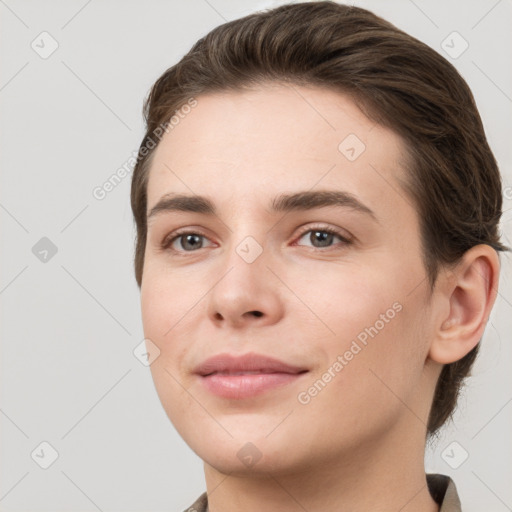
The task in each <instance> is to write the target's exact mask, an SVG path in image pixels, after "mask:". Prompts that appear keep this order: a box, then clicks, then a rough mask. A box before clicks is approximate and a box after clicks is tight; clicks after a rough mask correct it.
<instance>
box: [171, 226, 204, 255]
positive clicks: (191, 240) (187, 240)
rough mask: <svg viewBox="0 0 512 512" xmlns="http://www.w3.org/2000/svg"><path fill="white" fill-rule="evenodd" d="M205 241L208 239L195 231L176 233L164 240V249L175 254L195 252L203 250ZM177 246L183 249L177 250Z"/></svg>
mask: <svg viewBox="0 0 512 512" xmlns="http://www.w3.org/2000/svg"><path fill="white" fill-rule="evenodd" d="M203 239H206V237H205V236H204V235H202V234H201V233H197V232H195V231H181V232H175V233H171V234H170V235H169V236H167V237H165V238H164V240H163V242H162V249H167V250H172V251H174V252H194V251H195V250H197V249H202V248H203V242H202V240H203ZM175 242H177V244H175ZM176 245H179V246H181V248H178V249H176ZM189 249H190V250H189Z"/></svg>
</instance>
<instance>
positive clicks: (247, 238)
mask: <svg viewBox="0 0 512 512" xmlns="http://www.w3.org/2000/svg"><path fill="white" fill-rule="evenodd" d="M246 219H247V217H246ZM251 226H255V224H254V223H249V222H246V220H240V219H239V221H238V222H235V223H233V225H232V226H231V227H230V229H231V233H230V240H229V242H228V243H227V246H228V249H227V251H226V252H225V253H224V255H223V256H222V257H221V259H220V260H219V265H220V267H219V269H218V270H219V277H218V279H217V283H216V285H214V287H213V289H212V292H211V296H210V303H209V310H210V311H209V312H210V317H211V318H212V319H213V320H214V321H215V322H219V321H221V322H222V321H224V322H226V323H229V324H232V325H241V324H244V323H245V322H248V321H259V322H265V323H267V322H269V321H272V319H274V320H275V319H276V315H277V316H279V315H280V314H281V309H282V304H280V301H279V290H278V286H277V285H278V283H277V282H274V281H275V277H274V276H273V275H272V272H270V271H269V270H268V268H267V265H268V266H272V264H271V262H270V261H269V254H267V251H266V250H265V248H264V244H265V240H264V239H263V237H264V236H265V229H264V226H262V227H261V228H259V229H257V230H255V229H251ZM260 317H264V318H262V319H260V320H258V319H259V318H260Z"/></svg>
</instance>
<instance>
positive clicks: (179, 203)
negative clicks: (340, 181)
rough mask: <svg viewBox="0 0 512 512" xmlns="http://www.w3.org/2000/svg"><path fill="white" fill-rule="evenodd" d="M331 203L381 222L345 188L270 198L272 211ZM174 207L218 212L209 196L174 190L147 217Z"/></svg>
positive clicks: (301, 208)
mask: <svg viewBox="0 0 512 512" xmlns="http://www.w3.org/2000/svg"><path fill="white" fill-rule="evenodd" d="M328 206H336V207H342V208H350V209H353V210H356V211H358V212H361V213H364V214H367V215H369V216H370V217H372V219H373V220H375V221H377V222H378V220H377V217H376V215H375V213H374V212H373V211H372V210H371V209H370V208H368V206H366V205H365V204H363V203H362V202H361V201H359V199H357V198H356V197H355V196H354V195H352V194H350V193H349V192H344V191H338V190H318V191H304V192H295V193H291V194H281V195H279V196H277V197H275V198H273V199H272V201H271V202H270V210H271V212H272V213H279V212H291V211H307V210H313V209H315V208H325V207H328ZM172 211H180V212H192V213H201V214H204V215H212V216H213V215H217V209H216V208H215V205H214V203H213V202H212V201H211V200H210V199H209V198H207V197H205V196H198V195H183V194H173V193H170V194H165V195H164V196H162V197H161V198H160V200H159V201H158V202H157V203H156V204H155V206H153V208H151V210H150V212H149V213H148V216H147V218H148V219H150V218H152V217H155V216H156V215H158V214H161V213H164V212H172Z"/></svg>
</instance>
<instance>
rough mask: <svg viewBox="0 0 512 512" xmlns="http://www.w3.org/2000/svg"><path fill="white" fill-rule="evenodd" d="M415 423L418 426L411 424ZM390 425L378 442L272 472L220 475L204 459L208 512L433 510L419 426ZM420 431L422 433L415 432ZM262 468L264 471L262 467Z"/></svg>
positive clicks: (434, 508) (436, 509)
mask: <svg viewBox="0 0 512 512" xmlns="http://www.w3.org/2000/svg"><path fill="white" fill-rule="evenodd" d="M416 427H418V426H416ZM407 429H408V430H406V431H407V432H408V434H409V435H408V436H403V435H402V434H403V430H402V429H393V430H394V433H393V432H391V433H388V434H387V435H386V438H385V439H383V438H382V437H380V438H379V439H378V442H371V441H370V442H365V443H364V447H361V448H360V449H359V450H351V453H350V454H347V453H337V454H335V456H333V457H332V458H331V459H330V460H325V458H324V459H323V460H322V461H319V462H318V463H316V462H314V461H312V459H308V460H307V461H305V463H304V464H303V465H302V467H299V468H295V469H288V470H286V471H279V472H276V471H274V470H272V469H270V468H265V467H260V469H259V470H258V471H255V470H256V469H257V465H256V466H254V468H253V470H252V471H248V472H247V473H245V474H239V473H237V474H236V475H235V474H234V473H229V474H224V473H222V472H220V471H217V470H216V469H215V468H214V467H212V466H210V465H209V464H207V463H205V466H204V468H205V480H206V488H207V492H208V505H209V511H210V512H234V511H235V510H236V511H237V512H239V511H243V512H257V511H258V512H259V511H261V510H265V509H267V510H279V511H281V512H299V511H300V512H304V511H305V510H307V511H308V512H320V511H325V510H337V511H340V512H344V511H349V510H350V511H351V512H363V511H365V512H366V511H368V510H372V511H375V512H379V511H389V510H400V512H413V511H414V512H438V511H439V506H438V505H437V503H436V502H435V501H434V500H433V499H432V497H431V495H430V493H429V491H428V487H427V481H426V475H425V469H424V431H423V429H421V428H416V432H414V433H413V431H412V430H411V425H408V426H407ZM421 436H423V437H421ZM266 469H268V470H266Z"/></svg>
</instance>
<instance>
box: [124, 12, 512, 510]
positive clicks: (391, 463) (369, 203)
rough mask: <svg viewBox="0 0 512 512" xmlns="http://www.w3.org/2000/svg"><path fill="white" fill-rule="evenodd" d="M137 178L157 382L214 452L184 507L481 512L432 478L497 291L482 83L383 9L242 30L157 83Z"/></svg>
mask: <svg viewBox="0 0 512 512" xmlns="http://www.w3.org/2000/svg"><path fill="white" fill-rule="evenodd" d="M145 115H146V120H147V133H146V135H145V137H144V139H143V141H142V143H141V146H140V149H139V157H138V161H137V165H136V167H135V170H134V174H133V180H132V194H131V201H132V210H133V214H134V218H135V221H136V225H137V240H136V253H135V274H136V279H137V283H138V285H139V286H140V290H141V306H142V319H143V325H144V334H145V337H146V343H147V348H148V352H151V351H153V350H158V351H159V354H160V355H159V357H158V358H157V359H155V361H154V362H153V363H152V365H151V371H152V375H153V379H154V382H155V386H156V388H157V391H158V394H159V397H160V400H161V402H162V404H163V407H164V409H165V411H166V413H167V414H168V416H169V418H170V420H171V421H172V423H173V424H174V426H175V427H176V429H177V430H178V432H179V433H180V435H181V436H182V437H183V439H184V440H185V441H186V442H187V444H188V445H189V446H190V447H191V448H192V450H194V452H195V453H196V454H197V455H198V456H199V457H201V459H202V460H203V461H204V469H205V479H206V488H207V492H205V493H204V494H202V495H201V496H200V497H199V498H198V500H197V501H196V502H195V503H194V504H193V505H192V506H191V507H190V508H189V509H188V510H197V511H206V510H209V511H211V512H217V511H222V512H231V511H234V510H243V511H244V512H252V511H256V510H262V509H264V507H267V509H269V510H280V511H295V510H308V511H316V510H352V511H359V510H365V511H367V510H400V511H402V512H406V511H412V510H414V511H421V512H423V511H424V512H427V511H429V512H430V511H432V512H433V511H438V510H440V511H442V512H452V511H457V510H461V505H460V499H459V497H458V495H457V490H456V487H455V484H454V482H453V481H452V480H451V479H450V478H449V477H447V476H445V475H439V474H426V473H425V468H424V453H425V441H426V439H428V438H429V437H430V436H432V435H434V434H435V433H436V432H437V431H438V430H439V428H440V427H441V426H442V425H443V424H444V423H445V422H446V421H447V420H448V419H449V418H450V416H451V414H452V412H453V410H454V408H455V405H456V401H457V396H458V392H459V389H460V386H461V383H462V381H463V379H464V377H466V376H467V375H468V372H469V370H470V368H471V366H472V364H473V362H474V360H475V357H476V355H477V350H478V346H479V341H480V339H481V338H482V335H483V332H484V328H485V325H486V322H487V320H488V318H489V314H490V312H491V309H492V307H493V304H494V302H495V299H496V293H497V284H498V278H499V258H498V251H501V250H504V249H506V247H505V246H504V245H502V244H501V242H500V240H499V234H498V223H499V219H500V215H501V184H500V177H499V171H498V168H497V164H496V161H495V159H494V156H493V154H492V152H491V150H490V148H489V146H488V144H487V141H486V138H485V133H484V130H483V127H482V123H481V120H480V116H479V114H478V111H477V109H476V106H475V103H474V100H473V97H472V94H471V92H470V90H469V88H468V86H467V84H466V83H465V82H464V80H463V79H462V78H461V76H460V75H459V74H458V72H457V71H456V70H455V68H454V67H453V66H452V65H451V64H450V63H449V62H447V61H446V60H445V59H444V58H442V57H441V56H440V55H439V54H437V53H436V52H435V51H434V50H432V49H431V48H429V47H428V46H426V45H425V44H423V43H421V42H420V41H418V40H417V39H415V38H413V37H411V36H409V35H407V34H405V33H404V32H402V31H401V30H399V29H397V28H396V27H394V26H393V25H391V24H390V23H388V22H387V21H385V20H383V19H382V18H380V17H378V16H376V15H374V14H373V13H371V12H369V11H367V10H364V9H361V8H356V7H349V6H345V5H339V4H337V3H335V2H307V3H297V4H289V5H284V6H280V7H277V8H275V9H272V10H269V11H266V12H261V13H256V14H252V15H249V16H246V17H244V18H241V19H238V20H235V21H232V22H229V23H226V24H224V25H222V26H219V27H217V28H215V29H214V30H212V31H211V32H210V33H209V34H208V35H206V36H205V37H204V38H202V39H200V40H199V41H198V42H197V43H196V44H195V45H194V47H193V48H192V49H191V50H190V52H189V53H188V54H187V55H185V56H184V57H183V59H181V61H180V62H179V63H177V64H176V65H175V66H173V67H171V68H170V69H168V70H167V71H166V72H165V73H164V74H163V75H162V76H161V77H160V78H159V79H158V80H157V82H156V83H155V84H154V86H153V88H152V90H151V93H150V95H149V97H148V99H147V101H146V104H145Z"/></svg>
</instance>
